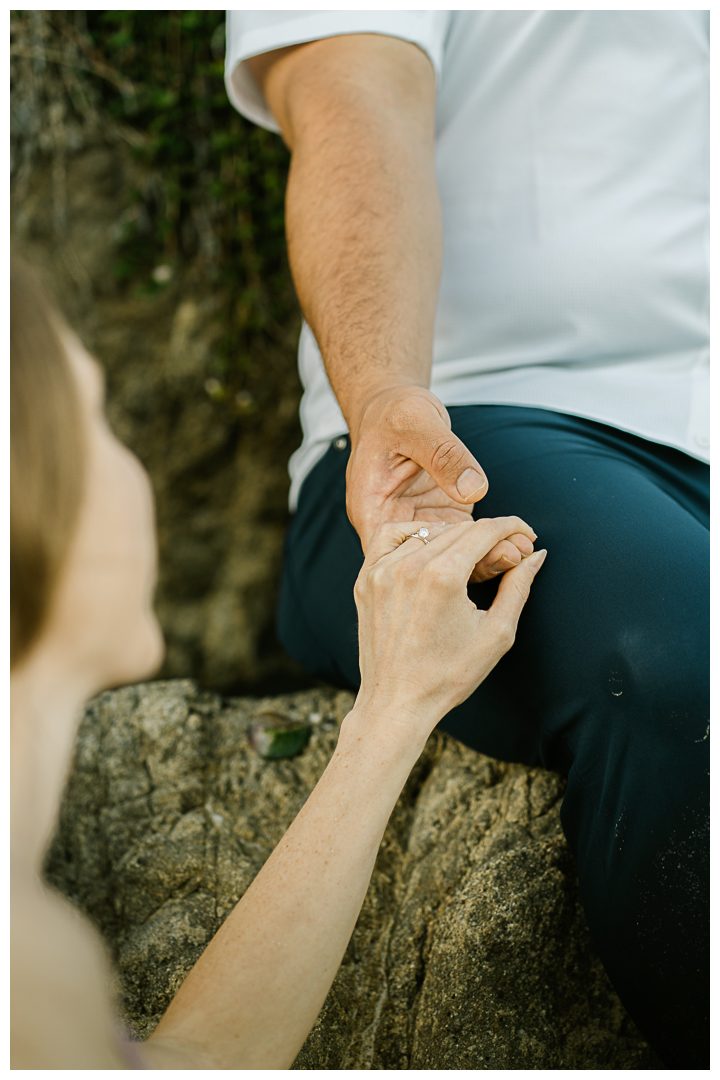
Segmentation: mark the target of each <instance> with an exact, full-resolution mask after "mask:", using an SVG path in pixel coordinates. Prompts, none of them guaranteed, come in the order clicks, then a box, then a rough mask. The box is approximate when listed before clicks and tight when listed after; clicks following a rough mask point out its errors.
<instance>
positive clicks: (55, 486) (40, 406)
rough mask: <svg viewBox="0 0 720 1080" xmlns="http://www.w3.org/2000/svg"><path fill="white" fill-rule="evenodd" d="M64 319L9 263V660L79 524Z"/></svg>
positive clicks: (79, 456) (20, 653) (27, 637)
mask: <svg viewBox="0 0 720 1080" xmlns="http://www.w3.org/2000/svg"><path fill="white" fill-rule="evenodd" d="M61 325H62V319H61V316H60V315H59V314H58V312H57V310H56V308H55V307H54V305H53V304H52V303H51V302H50V300H49V299H48V296H47V293H46V292H45V290H44V289H43V287H42V285H41V283H40V281H39V279H38V276H37V274H36V273H35V272H34V271H33V270H32V269H31V268H30V267H29V266H28V265H27V263H25V262H23V261H22V260H21V259H19V258H17V256H13V257H12V258H11V267H10V663H11V666H14V665H15V664H17V663H18V661H20V660H21V659H22V658H23V657H24V656H25V655H26V654H27V652H28V651H29V649H30V648H31V646H32V645H33V644H34V642H35V641H36V640H37V638H38V636H39V634H40V632H41V630H42V629H43V625H44V623H45V620H46V618H47V615H48V612H49V609H50V606H51V603H52V599H53V595H54V592H55V589H56V586H57V583H58V579H59V576H60V572H61V570H62V567H63V564H64V562H65V559H66V557H67V554H68V549H69V547H70V543H71V540H72V537H73V532H74V529H75V526H76V522H77V518H78V513H79V509H80V502H81V499H82V490H83V471H84V470H83V465H84V446H83V417H82V413H81V409H80V403H79V400H78V396H77V391H76V386H75V381H74V377H73V374H72V371H71V369H70V365H69V361H68V358H67V355H66V353H65V349H64V348H63V344H62V341H61V339H60V336H59V333H58V327H59V326H61Z"/></svg>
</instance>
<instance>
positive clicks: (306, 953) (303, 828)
mask: <svg viewBox="0 0 720 1080" xmlns="http://www.w3.org/2000/svg"><path fill="white" fill-rule="evenodd" d="M412 722H413V721H412V718H410V719H409V721H408V724H406V725H404V729H403V733H402V737H399V735H398V734H397V732H396V729H395V728H394V727H393V726H392V725H389V724H388V723H387V717H385V718H383V717H382V716H381V715H373V714H372V713H371V712H370V711H369V710H368V709H367V708H357V709H355V710H353V712H352V713H350V714H349V716H348V717H346V719H345V721H344V722H343V726H342V729H341V733H340V738H339V741H338V746H337V749H336V751H335V753H334V755H333V757H332V759H331V761H330V763H329V765H328V767H327V769H326V770H325V773H324V774H323V776H322V778H321V780H320V782H319V783H318V785H317V787H316V788H315V790H314V791H313V793H312V795H311V796H310V798H309V799H308V801H307V803H306V804H305V806H304V808H303V809H302V811H301V812H300V814H299V815H298V817H297V818H296V820H295V821H294V822H293V824H292V826H291V827H290V828H289V829H288V831H287V833H286V834H285V836H284V838H283V839H282V841H281V842H280V844H279V845H278V847H277V848H276V849H275V851H274V852H273V854H272V855H271V857H270V858H269V859H268V861H267V863H266V864H265V866H264V867H263V869H262V870H261V871H260V873H259V874H258V876H257V878H256V879H255V881H254V882H253V883H252V885H251V886H250V888H249V889H248V890H247V892H246V893H245V895H244V897H243V898H242V900H241V901H240V903H239V904H238V905H237V907H236V908H235V910H234V911H233V912H232V914H231V915H230V916H229V917H228V919H227V920H226V921H225V923H224V924H223V926H222V927H221V929H220V930H219V931H218V933H217V935H216V936H215V938H214V939H213V940H212V942H211V943H210V945H209V946H208V948H207V949H206V950H205V952H204V953H203V955H202V956H201V958H200V959H199V960H198V962H197V964H196V965H195V967H194V968H193V970H192V971H191V972H190V974H189V975H188V977H187V979H186V980H185V982H184V983H183V986H182V987H181V989H180V991H179V992H178V994H177V995H176V997H175V999H174V1001H173V1002H172V1004H171V1006H170V1008H169V1009H168V1012H167V1013H166V1015H165V1017H164V1018H163V1019H162V1021H161V1022H160V1024H159V1026H158V1028H157V1029H156V1031H155V1033H154V1035H153V1036H152V1038H151V1039H150V1040H149V1041H148V1043H147V1044H146V1048H147V1052H148V1056H149V1057H150V1058H151V1061H152V1064H153V1065H154V1066H155V1067H157V1068H183V1067H185V1068H216V1069H232V1068H238V1069H251V1068H257V1069H270V1068H289V1066H290V1065H291V1064H292V1062H293V1060H294V1058H295V1057H296V1055H297V1053H298V1051H299V1050H300V1048H301V1046H302V1044H303V1042H304V1041H305V1038H306V1037H307V1035H308V1033H309V1031H310V1029H311V1027H312V1025H313V1023H314V1021H315V1019H316V1017H317V1015H318V1014H319V1012H320V1010H321V1008H322V1005H323V1002H324V1000H325V997H326V996H327V993H328V991H329V989H330V986H331V985H332V982H333V979H334V977H335V974H336V972H337V970H338V967H339V966H340V963H341V961H342V957H343V955H344V952H345V949H346V948H347V944H348V941H349V939H350V936H351V934H352V931H353V927H354V925H355V922H356V919H357V917H358V914H359V912H360V908H361V907H362V903H363V899H364V897H365V893H366V891H367V886H368V883H369V880H370V875H371V874H372V870H373V866H374V863H375V858H376V855H377V851H378V847H379V845H380V841H381V839H382V836H383V833H384V831H385V827H386V825H387V821H388V818H389V816H390V814H391V812H392V809H393V807H394V805H395V802H396V801H397V798H398V796H399V794H400V792H401V790H402V788H403V785H404V783H405V780H406V779H407V776H408V774H409V772H410V770H411V769H412V766H413V764H414V762H415V761H416V760H417V757H418V756H419V754H420V752H421V750H422V746H423V743H424V736H418V737H413V736H412V735H410V737H408V731H409V730H410V731H411V730H412ZM427 730H429V728H425V731H427Z"/></svg>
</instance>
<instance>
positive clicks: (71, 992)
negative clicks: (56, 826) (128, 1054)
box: [11, 884, 128, 1069]
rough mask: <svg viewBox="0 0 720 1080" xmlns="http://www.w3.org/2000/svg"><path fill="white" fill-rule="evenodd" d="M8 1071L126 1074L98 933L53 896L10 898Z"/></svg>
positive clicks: (30, 892) (32, 892) (25, 890)
mask: <svg viewBox="0 0 720 1080" xmlns="http://www.w3.org/2000/svg"><path fill="white" fill-rule="evenodd" d="M11 917H12V931H11V1001H12V1019H11V1057H12V1064H11V1067H12V1068H13V1069H127V1068H128V1063H127V1061H125V1060H123V1058H122V1057H121V1055H120V1052H119V1049H118V1046H117V1040H116V1039H115V1038H114V1035H113V1022H114V1016H113V1007H112V1000H111V997H110V992H111V986H112V969H111V966H110V963H109V960H108V957H107V954H106V951H105V949H104V946H103V943H102V940H101V938H100V937H99V935H98V934H97V932H96V931H95V930H94V928H93V927H92V926H91V925H90V923H89V922H88V921H87V919H86V918H85V917H84V916H83V915H82V914H81V913H80V912H79V911H78V910H77V909H76V908H74V907H73V906H72V904H70V903H69V901H66V900H64V899H63V898H62V897H60V896H59V895H57V894H55V893H52V892H50V891H49V890H46V889H44V888H43V887H42V886H40V885H39V884H38V885H37V886H35V885H33V884H30V885H22V884H21V885H18V886H14V887H13V888H12V891H11Z"/></svg>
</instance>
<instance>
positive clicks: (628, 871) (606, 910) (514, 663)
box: [278, 405, 709, 1069]
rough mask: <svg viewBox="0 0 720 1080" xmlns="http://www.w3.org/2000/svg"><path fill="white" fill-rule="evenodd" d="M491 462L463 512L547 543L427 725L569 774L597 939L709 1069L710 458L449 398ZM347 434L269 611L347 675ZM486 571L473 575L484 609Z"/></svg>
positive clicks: (625, 996)
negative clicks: (498, 642) (500, 649)
mask: <svg viewBox="0 0 720 1080" xmlns="http://www.w3.org/2000/svg"><path fill="white" fill-rule="evenodd" d="M449 412H450V416H451V420H452V426H453V430H454V431H455V433H456V434H457V435H458V436H459V437H460V438H461V439H462V440H463V442H464V443H465V445H466V446H467V447H468V448H469V449H470V451H471V452H472V453H473V454H474V455H475V456H476V457H477V459H478V461H479V462H480V463H481V464H482V466H483V468H484V469H485V470H486V472H487V475H488V478H489V482H490V486H489V491H488V494H487V496H486V497H485V498H484V499H483V500H482V501H481V502H480V503H478V504H477V505H476V507H475V512H476V515H478V516H480V515H482V516H483V517H497V516H501V515H506V514H517V515H519V516H520V517H522V518H523V519H524V520H525V521H527V523H528V524H529V525H531V526H532V528H533V529H535V531H536V533H537V535H538V541H537V544H536V547H546V548H547V549H548V557H547V559H546V562H545V565H544V566H543V569H542V571H541V573H540V574H539V575H538V577H537V579H536V582H535V584H534V585H533V589H532V594H531V596H530V599H529V601H528V603H527V605H526V608H525V610H524V612H523V614H522V616H521V618H520V625H519V628H518V633H517V639H516V642H515V645H514V647H513V648H512V649H511V651H510V652H509V653H508V654H507V655H506V656H505V657H504V658H503V659H502V660H501V661H500V663H499V664H498V666H497V667H496V668H495V670H494V671H492V672H491V674H490V675H489V676H488V678H487V679H486V680H485V682H484V683H483V684H482V685H481V686H480V687H479V688H478V689H477V690H476V691H475V693H474V694H472V696H471V697H470V698H469V699H468V700H467V701H466V702H465V703H464V704H463V705H461V706H459V707H458V708H457V709H454V710H453V711H452V712H451V713H450V714H448V716H447V717H446V718H445V719H444V720H443V722H442V724H441V727H442V728H444V729H445V730H446V731H448V732H450V733H451V734H452V735H453V736H455V737H456V738H457V739H459V740H460V741H461V742H463V743H465V744H466V745H468V746H470V747H473V748H475V749H477V750H479V751H481V752H482V753H484V754H488V755H490V756H492V757H496V758H500V759H503V760H506V761H520V762H525V763H526V764H529V765H535V764H540V765H544V766H545V767H547V768H549V769H555V770H558V771H560V772H562V773H564V774H565V775H566V776H567V790H566V794H565V798H564V802H563V806H562V813H561V817H562V824H563V828H564V831H565V835H566V837H567V840H568V843H569V845H570V848H571V850H572V852H573V855H574V856H575V859H576V861H577V867H578V874H579V881H580V889H581V894H582V899H583V904H584V907H585V913H586V916H587V920H588V925H589V926H590V930H591V933H592V935H593V938H594V941H595V943H596V946H597V948H598V951H599V954H600V956H601V958H602V961H603V963H604V965H605V968H606V970H607V972H608V975H609V976H610V979H611V980H612V982H613V985H614V986H615V989H616V990H617V992H618V994H619V996H620V998H621V999H622V1001H623V1003H624V1004H625V1006H626V1008H627V1009H628V1011H629V1013H630V1015H631V1016H632V1017H633V1019H634V1020H635V1022H636V1024H637V1025H638V1027H639V1028H640V1030H641V1031H642V1032H643V1034H644V1035H645V1037H646V1038H647V1039H648V1041H649V1042H650V1043H651V1045H652V1046H653V1048H654V1049H655V1051H656V1052H657V1053H658V1054H659V1056H660V1057H661V1058H662V1060H663V1062H664V1064H665V1065H666V1067H668V1068H686V1069H705V1068H709V1045H708V1044H709V1033H708V1025H709V1002H708V997H709V970H708V969H709V930H708V919H709V771H708V770H709V688H708V683H709V678H708V675H709V672H708V668H709V641H708V637H709V635H708V597H709V581H708V577H709V532H708V529H709V519H708V497H709V469H708V467H707V465H705V464H704V463H702V462H700V461H697V460H695V459H693V458H691V457H689V456H688V455H686V454H683V453H682V452H680V451H678V450H674V449H671V448H669V447H665V446H661V445H658V444H656V443H652V442H648V441H646V440H644V439H640V438H637V437H636V436H633V435H629V434H626V433H624V432H621V431H617V430H615V429H614V428H610V427H606V426H605V425H603V424H598V423H595V422H593V421H590V420H583V419H579V418H577V417H570V416H565V415H563V414H559V413H553V412H550V411H547V410H543V409H525V408H519V407H514V406H513V407H510V406H495V405H481V406H475V405H468V406H462V407H459V408H451V409H450V410H449ZM349 452H350V450H349V446H348V445H345V446H344V447H343V446H342V445H341V446H340V448H338V447H337V446H333V447H331V448H330V449H329V450H328V452H327V453H326V455H325V456H324V457H323V458H322V460H321V461H320V462H319V463H318V464H317V465H316V466H315V468H314V470H313V471H312V473H311V474H310V475H309V476H308V478H307V479H306V481H305V483H304V485H303V488H302V492H301V496H300V503H299V506H298V510H297V513H296V514H295V516H294V518H293V521H292V523H291V526H290V531H289V535H288V543H287V546H286V557H285V569H284V575H283V583H282V589H281V597H280V606H279V617H278V626H279V632H280V637H281V640H282V642H283V644H284V645H285V647H286V648H287V650H288V651H289V652H290V654H291V655H292V656H294V657H295V658H296V659H297V660H299V661H300V662H301V663H302V664H303V665H304V666H305V667H306V668H307V669H308V670H309V671H310V672H311V673H313V674H315V675H317V676H319V677H321V678H323V679H325V680H327V681H329V682H331V683H334V684H336V685H338V686H344V687H348V688H351V689H357V687H358V686H359V681H360V673H359V668H358V644H357V616H356V611H355V605H354V601H353V585H354V582H355V579H356V577H357V574H358V572H359V570H360V566H361V564H362V559H363V555H362V549H361V547H360V542H359V540H358V537H357V535H356V533H355V531H354V529H353V528H352V526H351V525H350V522H349V520H348V518H347V514H346V512H345V467H346V465H347V459H348V456H349ZM496 589H497V582H496V581H495V582H487V583H484V584H482V585H478V586H471V587H470V593H471V595H472V598H473V599H474V600H475V602H476V603H477V604H478V606H479V607H487V606H489V604H490V603H491V602H492V599H493V596H494V594H495V591H496Z"/></svg>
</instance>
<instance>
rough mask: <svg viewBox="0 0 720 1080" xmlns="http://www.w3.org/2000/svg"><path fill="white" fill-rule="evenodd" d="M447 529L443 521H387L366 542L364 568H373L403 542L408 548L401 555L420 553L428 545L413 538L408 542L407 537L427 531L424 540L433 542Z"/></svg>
mask: <svg viewBox="0 0 720 1080" xmlns="http://www.w3.org/2000/svg"><path fill="white" fill-rule="evenodd" d="M447 528H449V526H447V525H446V524H445V522H443V521H388V522H385V524H384V525H378V527H377V528H376V529H375V531H374V533H373V534H372V536H371V537H370V540H369V542H368V548H367V553H366V555H365V567H366V568H368V567H370V566H373V565H374V564H375V563H376V562H377V561H378V560H379V559H382V558H383V557H384V556H386V555H390V554H391V553H392V552H393V551H397V550H398V549H399V548H400V546H401V545H402V544H404V543H405V541H407V543H408V547H407V548H406V549H405V551H404V552H403V554H410V552H412V551H420V550H422V548H424V547H428V546H429V545H428V544H424V543H423V541H422V540H419V539H415V538H413V539H411V540H408V537H412V534H413V533H416V532H419V531H420V529H427V530H428V535H427V536H426V538H425V539H426V540H434V539H435V537H437V536H438V535H439V533H440V532H442V531H443V530H444V529H447Z"/></svg>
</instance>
